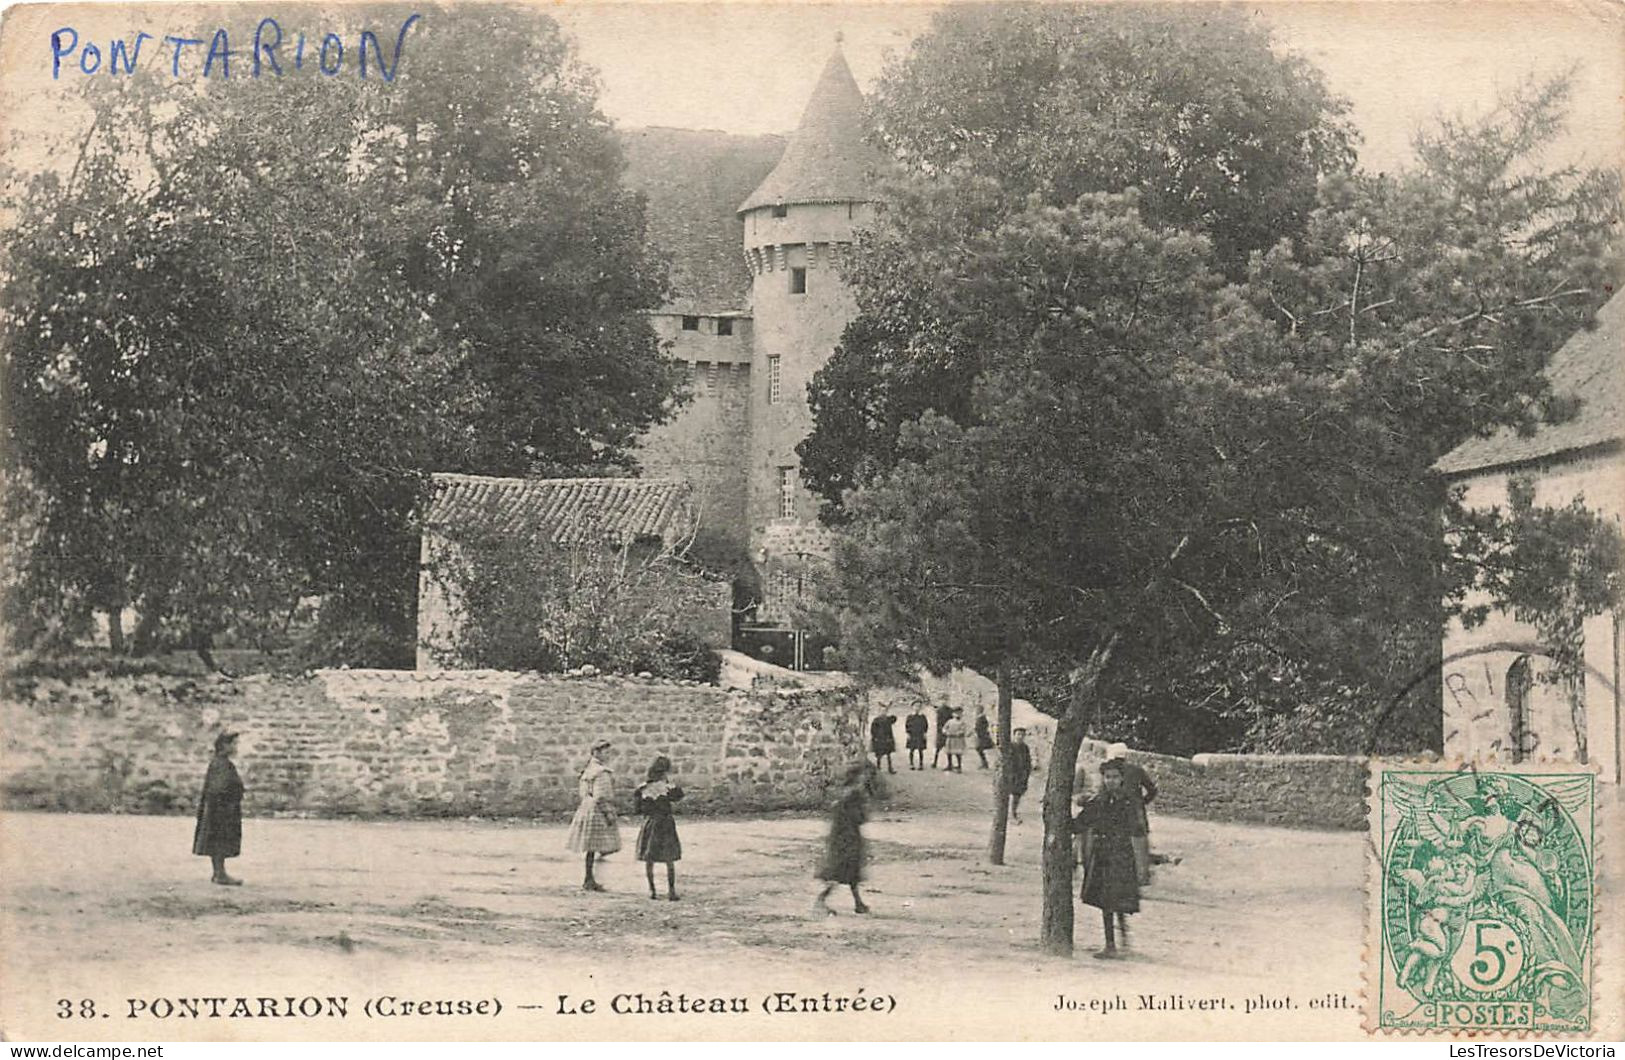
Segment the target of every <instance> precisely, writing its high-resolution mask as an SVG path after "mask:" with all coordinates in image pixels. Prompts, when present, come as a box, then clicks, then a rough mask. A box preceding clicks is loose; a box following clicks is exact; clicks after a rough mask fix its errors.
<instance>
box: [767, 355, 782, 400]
mask: <svg viewBox="0 0 1625 1060" xmlns="http://www.w3.org/2000/svg"><path fill="white" fill-rule="evenodd" d="M780 363H781V362H780V361H779V359H778V358H777V357H769V358H768V359H767V403H768V404H769V405H777V404H778V403H779V402H781V401H783V400H784V382H783V377H782V376H781V375H780V373H779V365H780Z"/></svg>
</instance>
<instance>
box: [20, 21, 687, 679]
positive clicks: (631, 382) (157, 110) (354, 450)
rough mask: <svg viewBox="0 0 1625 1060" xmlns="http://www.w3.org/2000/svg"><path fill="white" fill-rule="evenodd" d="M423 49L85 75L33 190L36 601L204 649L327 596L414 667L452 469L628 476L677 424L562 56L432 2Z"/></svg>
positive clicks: (622, 227) (27, 579) (386, 656)
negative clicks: (642, 450)
mask: <svg viewBox="0 0 1625 1060" xmlns="http://www.w3.org/2000/svg"><path fill="white" fill-rule="evenodd" d="M378 10H382V9H378ZM376 13H377V11H376V10H375V11H370V12H358V16H357V17H358V18H360V19H361V20H362V21H365V20H366V18H367V17H369V16H370V15H371V14H376ZM396 14H397V12H395V11H394V10H393V9H391V13H390V17H391V18H394V17H395V16H396ZM405 55H406V58H405V59H404V60H403V63H402V65H401V67H400V68H399V69H398V70H397V71H396V76H395V80H394V81H393V82H385V81H382V80H379V79H377V78H374V79H372V80H369V81H365V82H363V81H359V80H353V79H348V78H343V79H332V80H328V79H325V78H318V77H314V76H288V77H285V78H282V79H278V80H275V81H266V80H264V79H262V80H258V81H249V80H245V79H242V78H238V79H236V80H233V81H219V80H216V81H210V82H208V83H207V85H206V87H204V88H200V87H199V86H198V84H197V83H194V82H182V83H172V82H169V81H168V80H167V79H157V78H128V79H114V80H109V79H100V78H99V79H92V80H89V81H86V82H85V85H86V93H87V95H86V101H87V102H88V104H89V106H90V109H91V111H92V113H93V115H94V120H93V124H92V125H91V127H90V128H89V130H88V132H86V133H85V134H84V137H83V139H82V141H80V142H79V143H78V144H76V145H75V147H76V150H77V157H76V162H75V164H74V166H73V168H72V170H71V172H69V173H67V174H65V175H64V174H57V173H49V172H46V173H35V174H22V173H10V174H8V175H7V185H6V188H7V201H6V204H5V207H6V211H7V213H8V215H9V216H11V217H13V218H15V223H14V224H13V225H12V228H11V232H10V233H9V235H8V240H7V243H6V249H5V258H4V261H3V268H4V271H5V273H6V275H7V276H8V283H7V286H6V288H5V294H4V298H5V302H4V305H3V314H0V327H3V329H4V334H3V342H4V347H5V361H4V372H5V380H4V401H5V410H4V411H5V429H6V432H7V434H6V439H5V445H4V446H3V447H0V449H3V452H4V459H5V461H6V465H5V471H6V478H7V481H8V485H9V486H10V489H8V494H7V504H8V506H9V511H8V518H7V520H6V522H7V526H8V529H10V530H12V531H13V532H14V536H15V537H16V540H15V541H14V542H13V545H14V546H15V547H16V548H17V549H18V550H17V551H14V552H13V553H12V554H13V556H14V557H16V560H15V562H16V569H15V571H14V576H13V583H14V584H13V585H12V586H11V593H10V603H11V605H12V611H13V614H14V615H16V614H19V613H20V614H26V615H28V616H31V617H32V619H34V620H35V622H36V624H39V623H47V624H48V623H50V622H53V621H54V622H56V623H58V624H61V623H63V622H66V621H68V620H71V619H73V618H75V617H76V616H82V615H83V614H84V613H85V612H86V611H88V610H90V609H97V610H102V611H108V612H113V613H117V612H118V611H119V609H121V608H123V607H125V606H134V607H135V608H136V609H137V610H138V611H139V612H140V613H141V615H142V619H143V623H142V626H143V628H142V629H140V630H138V639H141V640H150V639H151V638H152V636H153V634H154V633H155V632H156V625H157V623H158V622H159V621H168V622H169V623H170V624H171V628H172V629H174V630H176V631H177V632H181V633H190V634H192V635H195V636H196V637H197V638H207V637H209V636H211V635H213V634H215V633H219V632H221V631H225V630H238V631H241V632H253V631H263V630H264V629H265V628H266V627H268V626H271V625H274V624H275V619H276V618H277V617H278V616H281V615H284V614H286V613H288V612H289V610H290V608H291V607H292V606H293V605H294V604H295V603H296V602H297V601H298V600H299V599H300V598H301V597H305V596H309V595H311V594H324V595H326V596H327V599H328V606H327V607H325V608H324V611H323V614H324V618H327V619H349V618H354V619H356V620H358V621H359V622H360V623H361V625H362V628H364V629H369V630H373V631H375V635H371V636H369V637H368V638H366V641H365V643H363V642H359V641H358V642H355V645H354V651H353V652H351V654H353V655H358V656H364V657H367V658H368V659H370V661H375V662H391V661H400V660H401V659H403V658H406V657H409V652H410V643H411V641H410V630H411V615H412V599H413V595H412V594H413V589H414V586H415V568H416V560H417V541H416V533H417V532H416V527H415V521H414V514H413V512H414V506H415V504H416V501H417V497H418V495H419V488H420V483H421V478H422V476H423V475H424V474H425V473H426V472H427V471H429V470H478V471H481V472H484V473H517V472H523V471H526V470H529V469H532V468H543V469H565V468H568V469H572V470H574V469H585V468H589V467H600V466H604V465H610V466H615V465H621V466H624V465H626V464H627V462H628V456H627V453H628V447H629V445H630V443H631V441H632V439H633V438H634V437H635V436H636V435H637V434H638V432H639V431H640V430H641V429H642V428H644V427H646V426H648V425H649V424H650V423H652V422H654V421H655V420H656V419H657V418H658V417H659V416H660V415H662V411H661V410H662V405H663V402H664V399H665V398H666V397H667V396H668V395H669V394H670V392H671V390H672V388H673V386H674V385H675V379H674V378H673V377H672V375H671V369H670V368H669V366H668V365H667V364H666V363H665V362H664V361H663V360H662V359H661V358H660V357H659V356H658V348H657V341H656V338H655V336H654V334H653V332H652V331H651V329H650V328H649V326H648V324H647V322H646V319H645V318H644V315H643V311H644V310H647V309H649V308H651V307H653V306H656V305H658V304H659V303H660V302H661V300H662V298H663V293H664V283H665V279H664V272H663V267H662V266H661V265H660V263H658V262H657V261H655V260H654V259H652V258H651V256H650V254H649V252H648V250H647V249H646V246H645V243H644V217H643V208H642V204H641V202H640V201H639V200H638V199H637V198H636V197H635V196H633V195H632V194H630V193H628V192H627V191H625V190H624V189H623V188H622V186H621V184H620V180H619V177H620V172H621V165H622V163H621V159H620V156H619V154H618V151H617V148H616V145H615V143H614V140H613V138H612V136H611V133H610V130H609V127H608V123H607V121H606V120H605V119H604V117H603V116H602V115H601V114H599V113H598V111H597V110H596V104H595V95H596V86H595V84H594V82H593V79H592V77H591V75H590V73H589V72H588V71H587V70H585V68H583V67H582V66H581V65H580V63H579V61H578V60H577V59H576V57H575V55H574V51H573V48H572V46H571V45H570V43H569V42H568V40H567V39H566V38H565V37H564V36H563V35H562V33H561V32H560V30H559V29H558V27H557V26H556V24H554V23H553V22H552V21H551V20H550V19H548V18H547V17H546V16H544V15H540V14H536V13H531V12H524V11H519V10H517V9H499V8H484V9H479V10H475V9H459V10H458V11H456V12H455V13H453V12H452V11H450V10H440V9H430V10H427V11H425V12H424V17H423V19H422V20H421V21H420V22H418V23H416V24H415V25H414V27H413V28H412V29H411V30H410V31H409V37H408V43H407V45H406V49H405ZM470 57H477V59H478V61H476V62H472V63H471V62H470ZM376 631H381V633H382V636H381V638H380V637H379V636H378V635H376ZM367 645H370V647H369V646H367ZM344 652H345V649H344V648H343V647H342V645H341V647H340V653H341V654H343V653H344Z"/></svg>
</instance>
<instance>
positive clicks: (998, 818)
mask: <svg viewBox="0 0 1625 1060" xmlns="http://www.w3.org/2000/svg"><path fill="white" fill-rule="evenodd" d="M998 682H999V707H998V716H997V717H996V718H995V719H994V724H996V725H997V726H998V732H999V742H998V752H999V769H998V773H997V775H996V776H994V778H993V799H994V802H993V835H992V836H991V837H989V839H988V841H987V862H988V864H989V865H1003V864H1004V839H1005V835H1006V833H1008V832H1009V830H1010V668H1009V667H1008V666H1003V665H1001V666H1000V667H999V670H998Z"/></svg>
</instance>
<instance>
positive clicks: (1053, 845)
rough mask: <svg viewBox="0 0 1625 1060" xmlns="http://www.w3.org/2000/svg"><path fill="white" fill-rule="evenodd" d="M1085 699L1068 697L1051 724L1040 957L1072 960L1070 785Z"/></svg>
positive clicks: (1080, 740) (1047, 774)
mask: <svg viewBox="0 0 1625 1060" xmlns="http://www.w3.org/2000/svg"><path fill="white" fill-rule="evenodd" d="M1087 702H1088V700H1087V699H1081V700H1080V699H1079V698H1077V697H1074V700H1073V702H1072V704H1071V706H1070V707H1069V708H1068V710H1067V712H1066V714H1065V715H1063V716H1062V717H1060V718H1059V719H1057V720H1056V722H1055V740H1054V743H1053V744H1052V746H1051V747H1050V755H1049V766H1048V768H1047V770H1046V772H1045V775H1044V863H1043V872H1044V913H1043V919H1042V920H1041V921H1040V926H1039V941H1040V942H1041V943H1042V944H1043V947H1044V950H1045V952H1046V953H1051V954H1054V955H1055V956H1057V957H1070V956H1072V875H1073V868H1074V866H1073V863H1072V858H1073V854H1072V850H1073V847H1072V783H1073V776H1074V774H1076V772H1077V769H1078V751H1079V749H1080V748H1082V747H1083V734H1084V730H1085V725H1084V716H1085V709H1086V707H1085V705H1086V704H1087Z"/></svg>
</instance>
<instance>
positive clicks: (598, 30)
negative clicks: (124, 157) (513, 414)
mask: <svg viewBox="0 0 1625 1060" xmlns="http://www.w3.org/2000/svg"><path fill="white" fill-rule="evenodd" d="M6 2H7V0H0V8H4V7H5V6H6ZM545 6H546V7H547V9H548V10H549V11H550V12H551V13H552V14H553V15H554V16H555V17H556V18H558V19H559V21H560V22H561V23H563V25H564V26H565V27H566V29H567V30H568V31H569V32H570V33H571V34H572V36H574V38H575V39H576V41H577V43H578V45H579V48H580V53H581V55H582V57H583V58H584V59H585V60H586V61H587V62H588V63H590V64H591V65H593V66H594V67H596V68H597V69H598V70H599V71H600V73H601V76H602V87H603V95H602V99H601V105H602V107H603V109H604V111H605V112H606V113H607V114H608V115H609V116H610V117H611V118H613V119H615V120H616V121H617V122H618V123H621V124H623V125H633V126H638V125H664V126H675V127H680V128H703V129H721V130H726V131H730V132H741V133H764V132H778V133H783V132H788V131H790V130H791V129H793V128H794V127H795V125H796V122H797V120H798V118H799V116H800V113H801V109H802V107H803V105H804V104H805V102H806V99H807V95H808V93H809V92H810V90H811V88H812V86H813V83H814V81H815V80H816V79H817V76H818V73H819V71H820V70H821V69H822V67H823V64H824V62H825V61H826V60H827V59H828V57H829V54H830V52H831V50H832V49H833V48H834V46H835V37H836V34H837V33H840V34H841V35H842V37H843V38H844V41H843V45H842V47H843V50H844V51H845V53H846V56H847V59H848V62H849V63H850V65H851V67H852V70H853V73H854V74H855V75H856V77H857V79H858V82H859V84H860V85H861V86H863V87H865V88H867V87H869V86H870V85H872V84H873V82H874V81H875V79H876V78H877V77H878V76H879V74H880V73H881V71H882V70H883V69H884V67H885V64H886V62H887V61H888V58H889V57H892V56H897V55H900V54H903V53H905V52H906V51H907V49H908V47H909V44H910V42H911V41H912V40H913V39H914V38H915V37H916V36H918V35H919V34H920V33H921V32H922V31H924V30H925V29H926V27H927V26H928V24H929V22H930V18H931V16H932V13H933V12H934V11H935V10H937V9H938V6H939V5H928V4H923V3H908V2H899V3H885V4H872V3H870V4H860V3H849V4H818V3H809V2H797V0H780V2H757V3H745V2H731V3H730V2H721V3H708V4H696V3H682V2H669V0H668V2H662V0H651V2H638V3H599V2H592V0H551V2H547V3H546V4H545ZM1247 9H1248V10H1249V11H1250V12H1251V13H1252V15H1253V17H1255V18H1258V19H1261V20H1263V21H1265V22H1267V23H1268V24H1269V25H1270V26H1271V27H1272V28H1273V30H1274V32H1275V33H1276V36H1277V39H1278V41H1279V42H1280V44H1281V45H1282V46H1283V47H1285V48H1287V49H1289V50H1292V51H1295V52H1297V53H1298V54H1300V55H1302V56H1304V57H1305V58H1307V59H1309V60H1310V61H1311V62H1313V63H1314V64H1315V65H1316V66H1318V67H1319V68H1320V69H1321V70H1322V71H1323V73H1324V74H1325V76H1326V78H1327V81H1328V83H1329V84H1330V85H1331V87H1332V89H1333V90H1334V91H1336V92H1337V93H1339V94H1341V95H1344V96H1346V97H1347V98H1348V99H1349V100H1350V101H1351V102H1352V104H1353V112H1352V115H1353V118H1354V121H1355V124H1356V126H1357V127H1358V128H1359V129H1360V131H1361V133H1362V134H1363V136H1364V139H1365V146H1364V148H1363V149H1362V152H1361V160H1362V165H1363V166H1365V168H1367V169H1371V170H1393V169H1395V168H1398V167H1400V166H1403V165H1404V163H1405V161H1406V160H1407V158H1408V157H1409V154H1410V148H1409V144H1410V140H1411V137H1412V135H1413V133H1414V132H1415V130H1416V129H1417V128H1419V127H1420V126H1422V125H1424V124H1427V123H1429V122H1430V121H1431V120H1432V119H1434V118H1435V117H1437V116H1439V115H1467V116H1470V115H1475V114H1482V113H1483V112H1484V111H1485V110H1487V109H1488V108H1489V107H1491V106H1492V105H1493V103H1494V101H1495V99H1496V98H1497V95H1498V93H1501V92H1503V91H1505V90H1507V89H1509V88H1512V87H1515V86H1516V85H1517V84H1518V83H1519V82H1520V81H1522V80H1524V79H1526V78H1529V77H1545V76H1549V75H1551V74H1553V73H1555V72H1557V71H1560V70H1563V69H1565V68H1567V67H1568V66H1570V65H1571V64H1573V65H1575V66H1576V67H1577V70H1578V81H1577V86H1576V87H1577V91H1576V94H1575V95H1576V105H1575V110H1574V116H1573V122H1574V124H1573V127H1572V128H1571V131H1570V133H1569V135H1568V136H1567V138H1566V139H1565V140H1564V141H1563V142H1562V143H1561V145H1560V146H1559V147H1558V148H1557V150H1558V152H1559V153H1560V154H1561V156H1562V158H1561V160H1562V161H1582V162H1591V163H1608V162H1615V163H1617V162H1618V161H1619V160H1620V159H1621V157H1622V154H1625V149H1622V145H1625V129H1622V126H1625V95H1622V88H1625V4H1622V3H1620V2H1618V0H1534V2H1522V3H1507V2H1497V0H1475V2H1471V3H1465V2H1439V0H1369V2H1362V3H1350V2H1338V0H1283V2H1272V3H1261V4H1250V5H1247ZM139 10H140V12H141V13H142V14H144V15H145V17H146V18H147V19H148V21H147V23H146V25H147V26H148V27H150V28H152V29H154V30H155V32H156V33H159V34H162V33H163V32H165V27H166V25H167V24H172V23H175V22H177V21H181V19H180V18H179V17H178V16H177V15H176V14H175V12H176V11H177V8H176V7H172V6H166V5H148V6H146V7H143V8H140V9H139ZM189 10H207V9H204V8H198V9H189ZM262 10H263V11H266V12H271V13H276V14H278V15H280V16H282V17H283V19H284V21H295V20H297V19H303V20H305V21H311V20H312V19H314V20H315V21H316V22H317V23H319V22H320V21H321V19H320V15H321V12H322V5H313V6H299V7H295V6H293V5H287V4H281V5H278V4H269V5H264V6H263V7H262V6H261V5H259V4H253V5H248V4H244V5H242V6H240V7H237V8H234V9H232V11H231V13H230V14H228V15H225V16H224V17H225V18H226V19H227V20H229V21H228V23H227V24H229V25H232V26H233V27H236V26H244V27H246V26H249V25H252V21H251V20H252V19H253V18H256V17H258V14H259V12H261V11H262ZM59 11H60V12H61V14H60V15H57V14H54V13H53V14H52V15H51V16H50V18H58V17H60V18H62V19H65V20H69V21H71V22H72V23H73V24H76V25H80V26H81V27H82V28H84V29H85V30H86V32H87V34H91V33H101V32H104V31H105V32H106V33H107V34H108V35H115V34H119V33H125V34H131V33H133V31H134V29H135V28H140V27H139V25H138V23H139V22H140V18H139V17H138V15H137V7H136V5H131V4H127V5H122V6H114V5H102V6H98V7H93V8H73V9H66V8H64V9H59ZM89 12H94V14H91V13H89ZM20 13H21V9H18V10H16V11H8V12H6V16H7V17H4V18H0V82H3V84H0V105H4V104H5V103H7V102H8V101H18V102H19V103H21V104H23V105H22V106H19V107H17V108H14V110H29V111H31V112H32V113H31V114H30V117H31V118H33V119H36V120H38V121H39V122H41V124H42V126H43V127H46V128H49V127H51V126H52V125H53V124H55V123H57V122H58V121H59V120H60V119H59V116H57V115H54V114H53V113H52V111H51V109H50V108H43V109H42V108H39V107H38V106H37V103H38V101H39V98H40V96H41V95H43V94H45V93H48V92H50V91H51V90H52V89H53V87H54V88H58V89H60V88H61V87H62V85H61V84H58V85H56V86H53V85H52V83H51V81H50V50H49V28H47V27H46V26H45V22H44V21H39V22H34V23H30V22H27V21H26V20H23V19H13V18H11V17H9V16H13V15H18V14H20ZM165 61H166V62H167V60H165ZM165 72H167V71H165ZM28 102H33V103H36V106H35V107H27V106H26V103H28ZM4 121H5V118H4V117H3V116H0V122H4Z"/></svg>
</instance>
